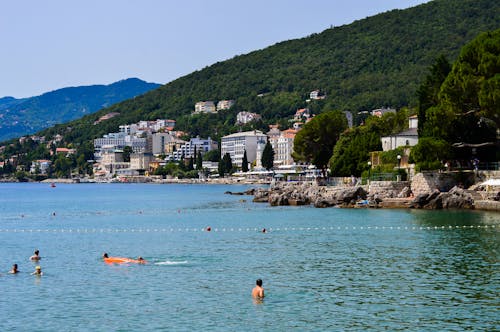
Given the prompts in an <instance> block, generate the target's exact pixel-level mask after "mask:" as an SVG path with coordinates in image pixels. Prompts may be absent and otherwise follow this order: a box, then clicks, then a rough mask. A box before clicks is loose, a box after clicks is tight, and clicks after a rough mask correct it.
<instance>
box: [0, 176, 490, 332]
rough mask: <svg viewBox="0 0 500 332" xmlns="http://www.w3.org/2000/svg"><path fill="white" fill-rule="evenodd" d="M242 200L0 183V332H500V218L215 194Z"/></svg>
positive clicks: (216, 189) (172, 190) (110, 187)
mask: <svg viewBox="0 0 500 332" xmlns="http://www.w3.org/2000/svg"><path fill="white" fill-rule="evenodd" d="M249 188H250V187H249V186H243V185H241V186H240V185H206V184H205V185H203V184H196V185H185V184H184V185H181V184H168V185H164V184H163V185H153V184H56V186H55V187H51V186H50V185H49V184H41V183H3V184H0V331H290V330H294V331H464V330H470V331H499V330H500V314H499V312H500V310H499V309H500V262H499V259H500V252H499V250H500V214H498V213H493V212H481V211H423V210H410V209H406V210H397V209H395V210H383V209H361V208H360V209H339V208H327V209H317V208H314V207H304V206H301V207H290V206H285V207H271V206H269V205H268V204H263V203H253V202H252V197H250V196H238V195H228V194H225V192H226V191H232V192H240V191H244V190H246V189H249ZM35 249H38V250H39V251H40V256H41V257H42V259H41V260H40V261H39V262H31V261H30V260H29V257H30V256H31V255H32V254H33V251H34V250H35ZM104 252H106V253H108V255H109V256H119V257H130V258H137V257H138V256H142V257H144V258H145V259H146V260H147V261H148V263H147V264H144V265H138V264H133V263H130V264H120V265H118V264H106V263H104V262H103V260H102V258H101V257H102V254H103V253H104ZM14 263H16V264H18V266H19V270H20V273H18V274H15V275H13V274H8V273H7V272H8V271H9V270H10V268H11V266H12V264H14ZM36 265H39V266H41V268H42V271H43V275H42V276H41V277H38V276H34V275H31V272H33V271H34V270H35V266H36ZM256 279H262V280H263V286H264V289H265V298H264V299H263V300H255V299H252V297H251V291H252V288H253V287H254V286H255V282H256Z"/></svg>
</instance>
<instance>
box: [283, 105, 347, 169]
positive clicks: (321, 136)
mask: <svg viewBox="0 0 500 332" xmlns="http://www.w3.org/2000/svg"><path fill="white" fill-rule="evenodd" d="M346 128H347V119H346V117H345V115H344V113H342V112H338V111H331V112H326V113H322V114H320V115H317V116H315V117H314V118H312V120H311V121H309V122H308V123H306V124H305V125H304V127H303V128H302V129H301V130H300V131H299V132H298V133H297V135H296V136H295V140H294V141H293V149H294V152H293V154H292V157H293V159H294V160H296V161H305V162H310V163H312V164H313V165H316V167H318V168H319V169H321V170H322V172H323V176H325V177H326V166H327V165H328V162H329V160H330V158H331V156H332V154H333V147H334V146H335V144H336V143H337V141H338V139H339V137H340V134H341V133H342V132H343V131H344V130H345V129H346Z"/></svg>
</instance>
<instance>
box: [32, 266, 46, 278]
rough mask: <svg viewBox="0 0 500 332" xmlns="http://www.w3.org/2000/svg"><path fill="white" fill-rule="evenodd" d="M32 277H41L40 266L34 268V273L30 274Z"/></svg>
mask: <svg viewBox="0 0 500 332" xmlns="http://www.w3.org/2000/svg"><path fill="white" fill-rule="evenodd" d="M31 275H32V276H33V275H34V276H41V275H43V272H42V268H41V267H40V265H38V266H37V267H35V272H33V273H32V274H31Z"/></svg>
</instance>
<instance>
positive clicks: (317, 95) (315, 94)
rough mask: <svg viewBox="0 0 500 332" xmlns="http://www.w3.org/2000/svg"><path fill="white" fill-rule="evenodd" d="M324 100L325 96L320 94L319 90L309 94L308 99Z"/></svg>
mask: <svg viewBox="0 0 500 332" xmlns="http://www.w3.org/2000/svg"><path fill="white" fill-rule="evenodd" d="M325 98H326V94H323V93H321V91H320V90H314V91H311V93H310V94H309V99H311V100H321V99H325Z"/></svg>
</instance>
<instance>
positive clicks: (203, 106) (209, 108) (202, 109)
mask: <svg viewBox="0 0 500 332" xmlns="http://www.w3.org/2000/svg"><path fill="white" fill-rule="evenodd" d="M201 113H217V110H216V108H215V103H214V102H213V101H199V102H197V103H196V104H195V105H194V114H201Z"/></svg>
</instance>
